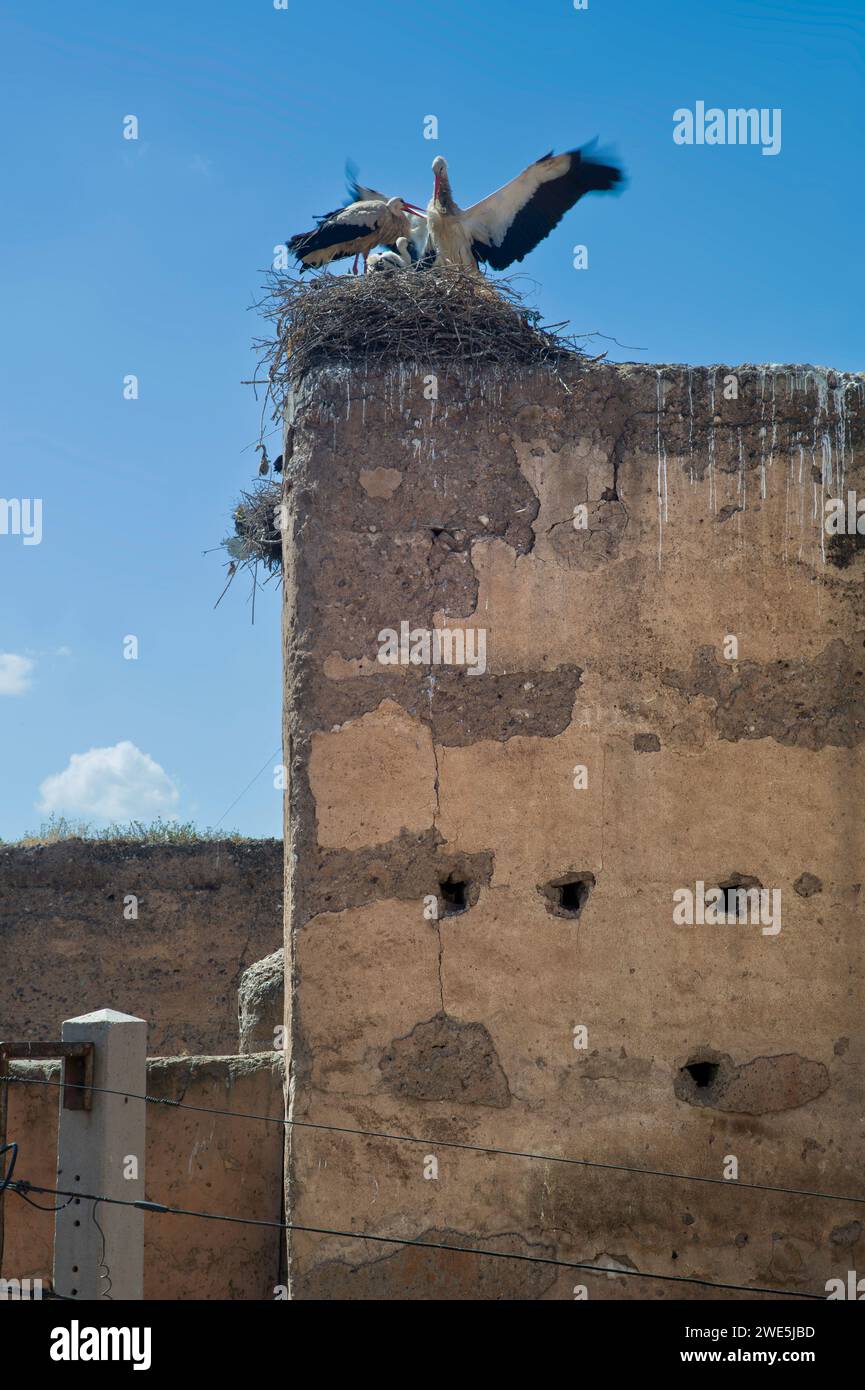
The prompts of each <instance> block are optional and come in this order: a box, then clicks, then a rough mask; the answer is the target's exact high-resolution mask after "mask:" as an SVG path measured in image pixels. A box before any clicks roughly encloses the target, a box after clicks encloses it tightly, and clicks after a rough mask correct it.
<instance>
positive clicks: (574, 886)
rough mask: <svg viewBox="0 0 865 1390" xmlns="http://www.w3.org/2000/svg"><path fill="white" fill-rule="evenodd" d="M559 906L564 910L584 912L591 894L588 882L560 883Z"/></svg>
mask: <svg viewBox="0 0 865 1390" xmlns="http://www.w3.org/2000/svg"><path fill="white" fill-rule="evenodd" d="M557 891H558V895H559V907H560V908H561V909H562V911H563V912H582V910H583V908H584V907H585V904H586V899H587V898H588V896H589V885H588V884H587V883H582V882H579V881H578V882H576V883H560V884H559V886H558V889H557Z"/></svg>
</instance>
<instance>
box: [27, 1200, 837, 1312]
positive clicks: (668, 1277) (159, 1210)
mask: <svg viewBox="0 0 865 1390" xmlns="http://www.w3.org/2000/svg"><path fill="white" fill-rule="evenodd" d="M23 1188H26V1189H27V1191H29V1192H39V1193H42V1194H43V1195H49V1196H53V1197H77V1198H79V1200H81V1201H85V1202H94V1203H97V1202H107V1203H110V1204H111V1205H112V1206H120V1207H136V1208H138V1209H139V1210H140V1211H146V1212H152V1213H155V1214H157V1215H161V1216H165V1215H167V1216H194V1217H197V1218H199V1219H200V1220H203V1221H225V1222H229V1223H231V1224H234V1225H239V1226H267V1227H269V1228H271V1229H274V1230H279V1231H301V1232H303V1233H305V1234H308V1235H319V1236H340V1237H342V1238H344V1239H346V1240H369V1241H373V1242H377V1243H378V1244H380V1245H399V1246H410V1247H413V1248H415V1249H421V1250H445V1251H449V1252H450V1253H452V1254H460V1255H477V1256H479V1257H487V1258H490V1259H497V1260H518V1261H520V1262H521V1263H523V1264H541V1265H552V1266H554V1267H555V1268H557V1269H579V1270H583V1271H586V1272H587V1273H590V1274H613V1275H625V1276H629V1277H631V1278H635V1279H655V1280H660V1281H662V1282H664V1283H668V1284H697V1285H699V1286H700V1287H701V1288H705V1289H724V1290H728V1291H732V1292H736V1293H764V1294H774V1295H775V1296H776V1297H778V1296H780V1297H781V1298H808V1299H819V1300H820V1302H821V1303H823V1302H825V1301H826V1297H825V1294H820V1293H810V1292H807V1293H798V1292H795V1291H794V1290H792V1289H772V1288H764V1287H762V1286H761V1285H759V1284H729V1283H724V1282H721V1281H718V1280H714V1279H699V1278H697V1277H696V1276H695V1275H690V1274H655V1273H648V1272H646V1271H644V1270H639V1269H618V1268H615V1269H614V1268H613V1267H612V1266H610V1265H592V1264H588V1263H587V1262H585V1261H582V1260H562V1259H559V1258H557V1257H556V1256H553V1255H523V1254H516V1253H512V1252H510V1251H507V1250H488V1249H484V1248H481V1247H476V1246H471V1245H445V1244H443V1243H442V1242H441V1241H433V1240H410V1239H409V1238H408V1237H404V1236H382V1235H378V1234H373V1233H372V1232H369V1231H340V1230H336V1229H334V1228H333V1227H330V1226H307V1225H304V1224H300V1223H298V1222H293V1221H264V1220H259V1219H255V1218H253V1217H248V1216H224V1215H221V1214H219V1213H217V1212H210V1211H193V1210H191V1209H189V1208H187V1207H169V1206H166V1205H165V1204H164V1203H162V1202H148V1201H137V1202H135V1201H126V1200H124V1199H123V1198H122V1197H99V1196H96V1195H95V1194H94V1193H92V1192H68V1191H64V1190H63V1189H61V1188H51V1187H36V1186H34V1185H33V1184H32V1183H29V1182H26V1181H25V1180H24V1179H20V1178H19V1179H16V1181H15V1182H13V1183H11V1184H10V1191H12V1192H15V1193H17V1194H18V1195H19V1196H23V1195H24V1193H23V1191H21V1189H23ZM94 1210H95V1207H94Z"/></svg>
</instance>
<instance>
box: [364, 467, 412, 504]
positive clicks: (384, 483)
mask: <svg viewBox="0 0 865 1390" xmlns="http://www.w3.org/2000/svg"><path fill="white" fill-rule="evenodd" d="M359 482H360V485H361V487H362V488H363V490H364V492H367V493H369V496H370V497H382V498H385V499H387V498H389V497H393V495H394V493H395V492H396V490H397V488H398V487H399V485H400V483H401V482H402V473H400V471H399V469H398V468H362V469H361V471H360V476H359Z"/></svg>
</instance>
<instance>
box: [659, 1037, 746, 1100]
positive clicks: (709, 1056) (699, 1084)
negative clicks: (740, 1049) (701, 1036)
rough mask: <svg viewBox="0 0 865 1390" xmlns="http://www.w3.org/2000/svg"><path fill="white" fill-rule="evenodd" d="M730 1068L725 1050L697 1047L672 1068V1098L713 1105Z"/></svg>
mask: <svg viewBox="0 0 865 1390" xmlns="http://www.w3.org/2000/svg"><path fill="white" fill-rule="evenodd" d="M734 1070H735V1068H734V1067H733V1062H732V1058H730V1057H728V1056H727V1054H726V1053H723V1052H716V1051H715V1049H714V1048H711V1047H700V1048H698V1049H696V1050H695V1051H694V1052H692V1053H691V1056H690V1057H689V1058H688V1060H687V1061H686V1062H685V1063H684V1065H683V1066H681V1067H679V1068H678V1069H677V1070H676V1071H675V1072H674V1075H673V1090H674V1092H675V1094H676V1098H677V1099H678V1100H683V1101H685V1102H686V1103H687V1104H688V1105H711V1106H714V1105H717V1104H718V1103H719V1101H720V1099H721V1097H722V1096H723V1094H724V1091H725V1088H726V1086H727V1083H728V1082H729V1080H730V1076H731V1074H732V1072H733V1071H734Z"/></svg>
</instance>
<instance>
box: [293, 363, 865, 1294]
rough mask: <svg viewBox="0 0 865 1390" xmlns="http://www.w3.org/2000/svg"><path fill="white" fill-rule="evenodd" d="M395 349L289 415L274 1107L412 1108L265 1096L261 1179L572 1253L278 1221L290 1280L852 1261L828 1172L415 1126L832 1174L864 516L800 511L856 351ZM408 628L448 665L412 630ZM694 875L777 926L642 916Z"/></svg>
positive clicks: (318, 1196) (453, 1232) (364, 1209)
mask: <svg viewBox="0 0 865 1390" xmlns="http://www.w3.org/2000/svg"><path fill="white" fill-rule="evenodd" d="M731 381H732V382H733V383H734V387H735V390H733V388H732V387H731V384H730V383H731ZM435 388H436V391H437V394H436V396H435V398H434V399H430V398H429V397H430V394H431V389H430V378H429V376H428V375H427V374H426V373H424V372H422V371H420V370H418V371H417V372H413V371H411V370H409V369H407V368H406V369H401V370H396V369H395V370H393V371H391V372H387V373H383V374H380V375H377V376H368V375H364V374H363V373H361V372H354V373H353V372H350V371H347V370H345V369H341V368H333V369H332V370H328V371H322V372H318V373H316V374H315V375H314V376H313V377H310V378H307V379H306V381H305V382H304V383H303V385H302V386H301V387H300V388H299V389H298V391H297V393H296V397H295V400H294V403H293V414H292V418H291V420H290V422H289V423H290V443H291V454H290V459H289V452H288V450H287V452H286V458H287V460H288V461H287V465H286V468H287V472H286V479H287V492H286V495H287V499H288V510H289V517H288V525H287V526H286V528H285V556H284V558H285V576H286V584H285V599H286V602H285V615H284V639H285V640H284V649H285V691H286V700H285V710H286V731H285V732H286V749H287V755H286V756H287V760H288V762H289V767H290V787H289V791H288V793H287V818H286V819H287V837H286V849H287V853H286V890H287V891H286V909H287V920H286V960H287V978H286V996H287V1010H288V1014H287V1024H288V1037H289V1053H290V1076H291V1080H290V1087H289V1105H290V1111H291V1116H292V1117H293V1118H295V1119H297V1120H308V1121H312V1122H315V1123H319V1124H323V1125H336V1126H345V1127H348V1128H351V1129H361V1130H367V1131H377V1132H382V1131H387V1132H389V1133H399V1134H403V1135H413V1136H418V1137H420V1138H422V1139H423V1140H424V1141H425V1142H424V1143H422V1144H417V1145H414V1144H407V1143H397V1142H394V1141H388V1140H383V1139H378V1138H374V1137H369V1136H366V1137H364V1136H360V1135H352V1134H334V1133H327V1132H325V1131H316V1130H311V1129H305V1128H304V1129H301V1128H297V1129H294V1130H293V1131H291V1134H290V1142H289V1162H288V1165H287V1169H288V1182H289V1191H288V1198H287V1200H288V1203H289V1209H290V1212H291V1214H292V1216H293V1218H294V1220H295V1221H297V1222H299V1223H301V1224H305V1225H315V1226H327V1227H332V1228H336V1229H338V1230H342V1231H355V1232H358V1233H360V1232H364V1231H366V1232H370V1233H373V1234H376V1235H379V1236H389V1235H390V1236H401V1237H403V1238H405V1239H409V1240H412V1239H413V1240H420V1241H432V1242H434V1243H435V1242H440V1243H442V1244H450V1245H454V1244H459V1245H463V1246H467V1247H482V1248H487V1249H498V1250H508V1249H510V1250H512V1251H513V1252H514V1253H516V1252H519V1251H530V1250H539V1251H543V1252H546V1253H548V1254H551V1255H552V1257H554V1258H558V1259H561V1260H570V1261H574V1262H589V1263H595V1264H597V1265H601V1266H603V1267H604V1269H605V1271H606V1272H605V1273H603V1274H592V1273H589V1272H586V1271H585V1270H580V1271H573V1270H565V1271H556V1270H555V1269H553V1270H552V1273H550V1269H549V1267H541V1266H538V1267H536V1268H535V1267H532V1266H529V1265H525V1266H523V1265H521V1264H519V1263H518V1262H516V1261H514V1262H513V1263H512V1264H511V1263H509V1262H508V1261H506V1260H502V1259H493V1258H489V1259H481V1258H478V1257H472V1256H468V1255H465V1254H460V1255H458V1254H454V1255H447V1254H443V1253H441V1252H435V1251H432V1250H429V1249H421V1248H416V1247H415V1248H413V1247H403V1248H400V1247H388V1246H382V1245H379V1246H373V1245H371V1244H369V1243H366V1244H365V1243H364V1242H363V1241H359V1240H352V1239H350V1238H348V1237H345V1236H343V1237H338V1236H334V1237H327V1236H321V1235H312V1234H304V1233H300V1232H296V1233H294V1234H293V1236H292V1237H291V1242H290V1251H289V1255H290V1268H291V1274H292V1280H293V1291H294V1295H295V1296H296V1297H301V1298H313V1297H324V1298H341V1297H352V1298H375V1297H383V1296H391V1297H409V1298H412V1297H420V1298H424V1297H429V1298H438V1297H445V1298H446V1297H458V1298H469V1299H473V1298H477V1299H487V1298H491V1299H496V1298H504V1299H510V1298H542V1299H557V1298H573V1297H574V1296H575V1295H574V1286H575V1285H579V1286H580V1287H581V1288H583V1289H585V1291H586V1293H587V1295H588V1296H589V1297H591V1298H628V1297H641V1298H647V1297H651V1298H656V1297H670V1296H677V1297H681V1296H691V1297H706V1296H709V1294H710V1291H708V1290H705V1289H701V1288H700V1287H699V1286H696V1285H694V1286H682V1285H665V1284H662V1283H651V1282H650V1281H648V1280H644V1279H641V1278H639V1277H636V1276H635V1274H634V1273H633V1271H649V1272H656V1273H664V1274H670V1273H673V1274H685V1275H691V1276H693V1277H694V1278H708V1279H718V1280H723V1281H727V1282H734V1283H740V1284H744V1285H748V1286H761V1285H762V1286H770V1287H773V1288H777V1287H779V1286H780V1287H783V1288H785V1289H789V1290H790V1292H791V1293H793V1292H797V1291H806V1290H811V1291H813V1290H817V1291H818V1292H820V1291H822V1290H823V1287H824V1284H825V1281H826V1279H828V1278H831V1277H837V1276H838V1275H839V1273H840V1274H841V1275H842V1276H843V1275H844V1274H845V1273H846V1269H847V1268H848V1267H849V1268H853V1267H855V1260H856V1258H858V1259H859V1261H860V1263H862V1262H863V1261H865V1242H863V1241H862V1229H861V1224H857V1223H856V1222H855V1217H856V1216H857V1215H858V1209H854V1208H852V1207H851V1209H850V1210H849V1211H847V1209H846V1207H845V1206H844V1204H843V1203H836V1202H815V1201H814V1200H813V1199H805V1198H790V1197H787V1198H785V1197H781V1196H778V1195H773V1194H767V1193H758V1192H754V1191H752V1190H750V1189H746V1188H744V1187H740V1188H739V1189H738V1190H737V1191H735V1192H733V1191H730V1190H726V1189H725V1186H724V1185H720V1186H710V1185H706V1184H696V1183H694V1184H688V1183H684V1182H679V1183H675V1184H674V1183H672V1182H670V1181H666V1180H661V1179H657V1178H651V1177H648V1176H644V1175H640V1174H633V1173H631V1174H626V1173H622V1172H611V1171H609V1170H601V1169H592V1168H586V1167H573V1166H567V1165H562V1164H557V1163H556V1162H554V1161H553V1159H552V1158H551V1159H550V1161H547V1162H539V1161H530V1160H526V1159H517V1158H509V1157H502V1156H496V1155H492V1154H483V1153H476V1152H473V1151H471V1150H466V1149H461V1148H449V1147H448V1144H455V1145H464V1144H468V1145H480V1146H491V1147H496V1148H502V1149H509V1150H515V1149H516V1150H521V1151H523V1150H529V1151H532V1152H536V1153H542V1154H548V1155H551V1156H556V1155H561V1156H571V1157H575V1158H584V1159H590V1160H595V1161H597V1162H599V1163H612V1164H616V1163H619V1164H624V1165H629V1166H632V1167H638V1168H640V1167H642V1168H656V1169H657V1168H662V1169H666V1170H674V1171H677V1172H681V1173H692V1174H696V1175H700V1176H707V1177H717V1178H721V1177H723V1176H725V1163H727V1161H728V1159H729V1158H730V1157H732V1158H734V1159H735V1160H736V1164H737V1165H738V1167H737V1171H738V1178H739V1181H740V1182H742V1183H744V1182H751V1183H766V1184H770V1185H779V1186H786V1187H799V1188H807V1189H815V1188H816V1189H820V1190H825V1191H835V1192H842V1193H844V1192H850V1193H855V1192H858V1191H861V1187H862V1180H863V1176H865V1153H863V1145H862V1139H863V1134H862V1124H861V1118H860V1116H861V1083H860V1080H859V1078H860V1076H861V1068H862V1064H863V1061H865V1038H863V1028H862V970H863V960H862V946H861V941H862V930H861V929H862V919H863V900H865V888H863V882H865V868H863V866H865V835H863V829H862V816H861V810H860V804H861V786H862V772H863V761H865V752H863V743H865V712H863V666H865V648H863V641H865V621H863V616H862V614H863V607H862V579H863V574H865V553H863V550H862V548H861V547H860V546H859V545H858V539H857V540H856V542H855V543H851V544H850V545H847V546H846V547H839V546H837V545H833V543H832V538H830V537H828V536H827V534H826V532H825V528H824V526H823V516H824V506H825V502H826V501H827V500H828V499H830V498H832V497H835V496H841V495H846V494H847V492H848V491H849V490H851V489H858V494H859V496H862V497H865V463H863V457H865V455H863V450H865V439H863V433H865V390H863V381H862V378H855V377H846V376H843V375H842V374H836V373H833V372H830V371H825V370H822V369H813V368H795V367H791V368H781V367H776V368H759V367H758V368H755V367H743V368H738V369H729V368H720V367H719V368H709V369H696V368H683V367H664V368H655V367H645V366H621V367H616V366H612V365H609V364H606V363H596V364H589V365H586V366H573V367H568V368H566V369H564V370H563V371H562V373H561V375H560V376H556V375H554V374H552V373H544V372H526V373H525V374H524V375H522V376H519V377H510V378H505V377H503V376H500V375H498V374H496V373H495V372H493V371H486V372H482V373H474V372H472V371H471V370H470V369H469V368H468V367H466V368H465V369H464V370H463V371H455V372H454V373H453V374H452V375H440V376H439V378H438V380H437V381H436V383H435ZM835 539H838V538H837V537H836V538H835ZM848 539H851V540H852V539H853V538H848ZM401 624H407V625H408V630H409V640H408V642H407V644H406V646H405V647H404V648H401V654H402V655H405V656H407V657H408V659H407V660H405V661H404V662H403V661H402V660H400V662H399V663H397V664H383V663H382V662H381V660H380V659H379V653H380V651H381V649H382V642H383V638H382V636H381V634H382V633H383V632H385V631H386V630H393V631H397V632H398V631H400V627H401ZM437 628H438V629H442V628H449V629H455V628H459V629H461V630H463V631H465V632H468V630H470V629H471V630H474V632H475V633H476V634H480V633H481V632H482V633H483V634H484V635H485V644H486V646H485V652H486V663H485V670H484V671H483V672H482V673H481V672H480V671H478V672H475V673H470V669H469V667H468V666H467V665H463V666H459V665H446V664H438V665H437V664H434V663H433V662H432V660H431V659H429V657H428V655H427V656H426V657H425V654H424V649H423V648H422V645H419V646H418V647H417V649H416V652H417V655H418V657H419V659H418V661H417V662H415V661H413V660H412V659H411V651H410V648H411V640H412V639H411V634H412V633H415V634H417V633H420V632H422V631H423V630H433V629H437ZM731 638H733V639H735V643H734V646H731V642H730V639H731ZM477 640H478V642H479V641H480V637H479V636H478V638H477ZM467 641H468V639H467ZM734 871H735V872H734ZM730 883H732V884H746V885H754V886H755V891H759V889H763V890H765V891H766V892H767V893H768V894H770V895H771V893H772V892H773V891H777V892H778V893H779V894H780V897H779V899H778V903H779V904H780V908H779V926H778V930H777V931H774V930H773V929H772V928H771V927H766V921H768V920H769V919H768V918H767V919H766V921H763V920H756V919H755V920H753V921H747V920H735V921H730V922H725V923H723V924H719V923H717V922H713V921H712V920H711V913H709V914H708V920H704V917H705V913H704V916H701V917H699V919H698V920H697V921H695V922H694V924H693V925H691V924H681V923H676V922H675V921H674V915H673V908H674V903H673V895H674V893H675V892H676V891H677V890H681V889H688V890H689V891H690V892H691V893H692V895H693V901H694V902H695V903H696V901H697V898H698V897H699V896H700V891H701V889H705V890H706V891H708V890H710V889H712V887H713V886H717V885H723V884H730ZM579 885H584V886H585V887H586V890H587V891H586V895H585V896H583V895H582V893H581V891H580V888H579ZM588 890H590V891H588ZM562 894H564V896H562ZM755 901H756V902H757V903H758V904H759V899H756V900H755ZM771 901H772V899H771V897H769V898H767V900H766V910H767V912H768V911H769V904H770V903H771ZM699 911H700V912H703V906H702V905H701V907H700V909H699ZM764 928H765V930H764ZM712 1059H718V1060H717V1068H718V1069H717V1071H716V1072H715V1073H713V1074H712V1075H713V1078H714V1079H713V1081H712V1082H711V1083H710V1084H707V1085H706V1086H705V1087H704V1086H700V1085H698V1084H697V1082H696V1081H695V1080H694V1079H693V1076H692V1075H691V1073H689V1072H687V1070H686V1069H687V1067H688V1066H689V1065H697V1066H699V1064H700V1062H701V1061H702V1062H711V1061H712ZM713 1065H715V1063H713ZM696 1075H697V1077H699V1078H702V1077H703V1073H702V1072H700V1071H699V1070H698V1071H697V1072H696ZM436 1141H438V1147H437V1143H436ZM431 1160H434V1162H431ZM727 1166H728V1167H729V1164H727ZM433 1169H435V1170H436V1171H435V1173H434V1174H433V1172H432V1170H433ZM729 1186H730V1187H732V1186H733V1183H732V1181H731V1182H730V1184H729ZM840 1229H843V1230H844V1231H846V1232H849V1233H850V1239H849V1241H848V1242H847V1243H846V1244H845V1243H844V1242H841V1243H840V1244H839V1241H838V1240H837V1239H836V1238H835V1237H834V1236H833V1234H832V1233H833V1231H837V1230H840ZM430 1233H432V1234H430ZM845 1240H846V1237H845ZM841 1265H843V1266H844V1268H843V1270H842V1269H841V1268H840V1266H841ZM628 1271H631V1272H630V1273H628ZM671 1289H672V1290H673V1293H671V1292H670V1290H671ZM382 1290H390V1291H391V1292H390V1293H388V1294H384V1293H382ZM395 1290H399V1292H398V1293H397V1292H394V1291H395ZM740 1296H742V1297H749V1296H752V1295H748V1294H743V1295H740Z"/></svg>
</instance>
